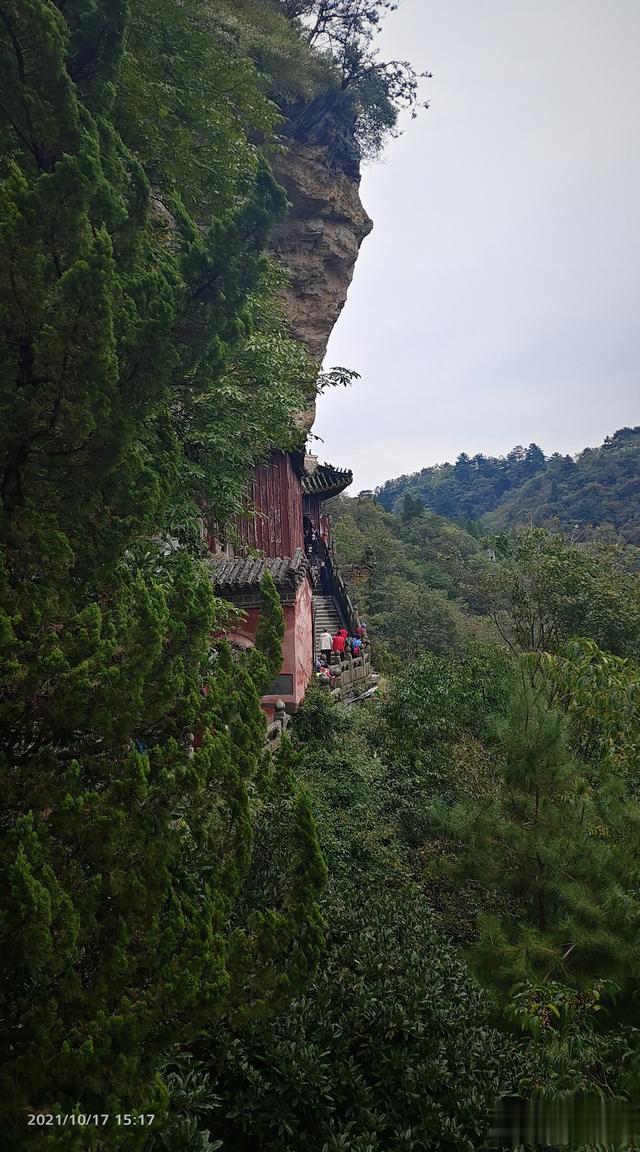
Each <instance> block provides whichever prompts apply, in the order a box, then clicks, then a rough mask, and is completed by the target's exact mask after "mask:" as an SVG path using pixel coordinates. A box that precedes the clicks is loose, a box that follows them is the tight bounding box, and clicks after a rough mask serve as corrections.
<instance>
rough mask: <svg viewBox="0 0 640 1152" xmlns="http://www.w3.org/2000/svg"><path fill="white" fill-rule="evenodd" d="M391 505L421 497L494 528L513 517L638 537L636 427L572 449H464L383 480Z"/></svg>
mask: <svg viewBox="0 0 640 1152" xmlns="http://www.w3.org/2000/svg"><path fill="white" fill-rule="evenodd" d="M376 497H377V499H378V500H379V502H380V503H381V504H382V506H383V507H384V508H385V509H387V510H388V511H394V512H397V513H402V512H403V509H405V498H406V497H409V500H408V503H407V506H406V507H408V508H409V509H411V507H412V505H413V504H414V502H415V501H416V498H417V499H418V500H420V502H421V503H422V504H424V505H425V506H426V507H427V508H429V509H430V510H431V511H433V512H436V513H438V514H439V515H441V516H447V517H450V518H451V519H455V520H459V521H462V522H465V523H468V522H473V521H478V520H481V521H482V527H483V528H484V529H487V530H491V531H497V530H501V529H503V528H510V527H514V526H516V525H518V524H523V523H531V522H532V521H533V523H536V524H546V523H550V522H555V523H556V524H558V525H559V526H565V527H566V526H571V527H572V528H573V527H574V526H575V525H578V526H580V527H581V528H586V527H588V526H591V527H593V526H599V527H600V528H601V529H602V530H605V531H606V530H608V532H609V533H610V534H611V535H621V536H622V537H623V538H624V539H625V540H626V541H627V542H629V543H633V544H639V543H640V427H635V428H622V429H620V430H619V431H617V432H615V433H614V435H613V436H608V437H607V438H606V439H605V441H604V443H603V444H602V445H601V446H600V447H598V448H585V449H584V451H583V452H580V453H579V454H578V455H577V456H575V457H572V456H562V455H560V453H555V454H554V455H553V456H550V457H545V455H544V453H543V452H542V450H541V449H540V448H539V447H538V445H537V444H530V445H529V447H528V448H527V449H524V448H522V447H517V448H514V449H513V450H512V451H511V452H510V453H509V454H508V455H507V456H504V457H488V456H483V455H481V454H479V455H477V456H474V457H471V458H470V457H469V456H467V455H466V454H465V453H461V454H460V456H459V457H458V459H457V460H456V463H455V464H448V463H447V464H440V465H435V466H433V467H430V468H423V469H422V471H421V472H415V473H413V474H412V475H410V476H401V477H399V478H398V479H396V480H388V481H387V482H386V484H383V485H382V486H381V487H380V488H378V489H377V490H376Z"/></svg>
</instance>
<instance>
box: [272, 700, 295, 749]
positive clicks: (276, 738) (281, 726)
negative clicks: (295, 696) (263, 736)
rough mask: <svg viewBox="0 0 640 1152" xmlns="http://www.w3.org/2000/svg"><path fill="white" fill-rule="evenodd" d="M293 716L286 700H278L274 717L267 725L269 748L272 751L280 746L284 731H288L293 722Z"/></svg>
mask: <svg viewBox="0 0 640 1152" xmlns="http://www.w3.org/2000/svg"><path fill="white" fill-rule="evenodd" d="M291 720H292V717H291V716H290V715H289V713H288V712H287V710H286V708H285V705H284V700H278V702H277V704H276V705H275V708H274V717H273V720H272V721H271V723H270V724H268V725H267V740H266V744H267V748H269V749H271V751H274V752H275V750H276V748H278V747H279V745H280V741H281V739H282V733H283V732H286V730H287V728H288V727H289V725H290V723H291Z"/></svg>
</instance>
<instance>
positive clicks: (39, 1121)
mask: <svg viewBox="0 0 640 1152" xmlns="http://www.w3.org/2000/svg"><path fill="white" fill-rule="evenodd" d="M155 1118H156V1114H155V1112H29V1113H27V1125H28V1127H29V1128H34V1127H35V1128H107V1127H108V1126H109V1125H111V1126H113V1127H116V1128H151V1126H152V1124H153V1122H154V1120H155Z"/></svg>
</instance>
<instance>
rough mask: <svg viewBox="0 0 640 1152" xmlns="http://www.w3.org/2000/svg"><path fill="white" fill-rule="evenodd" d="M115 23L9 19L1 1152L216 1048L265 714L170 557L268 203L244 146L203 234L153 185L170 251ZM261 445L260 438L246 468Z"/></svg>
mask: <svg viewBox="0 0 640 1152" xmlns="http://www.w3.org/2000/svg"><path fill="white" fill-rule="evenodd" d="M125 32H126V5H124V4H121V3H115V4H113V3H110V2H107V0H71V2H70V3H67V4H65V5H64V12H63V10H62V6H60V7H59V8H58V7H56V6H55V5H54V4H52V3H51V2H50V0H20V2H18V0H6V3H3V4H2V23H1V26H0V63H1V65H2V69H3V75H4V76H5V77H7V78H8V83H7V85H6V87H7V103H6V106H5V107H4V108H3V112H2V114H1V117H0V141H1V144H2V153H3V165H2V170H1V173H0V175H1V177H2V179H1V183H0V296H1V299H2V333H1V335H2V350H1V353H0V355H1V357H2V364H1V367H2V372H1V376H0V378H1V383H0V472H1V476H0V542H1V545H2V550H1V555H0V588H1V605H2V607H1V609H0V728H1V730H2V748H1V751H0V773H1V776H2V800H1V807H0V831H1V836H0V877H1V879H0V883H1V885H2V891H3V907H2V911H1V913H0V937H1V952H2V959H1V961H0V971H1V976H2V992H1V993H0V1000H1V1009H0V1015H1V1016H2V1019H3V1034H2V1040H1V1044H2V1049H1V1056H2V1067H3V1071H2V1072H1V1073H0V1095H1V1096H2V1100H3V1108H4V1109H5V1110H6V1113H7V1117H8V1118H7V1128H6V1130H7V1131H8V1134H9V1135H8V1139H9V1141H10V1142H12V1146H16V1147H18V1146H22V1144H19V1142H22V1143H23V1144H24V1146H25V1147H27V1146H29V1136H30V1133H29V1132H28V1131H26V1130H25V1127H24V1122H23V1118H24V1114H25V1112H27V1111H29V1110H33V1109H34V1108H44V1109H47V1110H49V1109H50V1110H52V1111H56V1110H60V1111H63V1112H69V1111H71V1110H72V1109H73V1108H74V1107H75V1106H76V1105H77V1106H79V1107H80V1108H81V1110H82V1111H84V1112H100V1113H104V1112H110V1113H115V1112H123V1111H132V1110H133V1109H134V1108H140V1109H143V1108H144V1109H151V1110H153V1109H154V1107H161V1106H162V1099H163V1089H162V1085H161V1084H160V1083H159V1081H158V1079H157V1070H158V1068H159V1066H160V1064H161V1062H162V1058H163V1053H164V1052H166V1050H167V1048H168V1047H169V1046H170V1045H172V1044H174V1043H176V1042H178V1041H182V1040H185V1039H187V1038H193V1037H196V1036H197V1035H199V1034H200V1033H201V1031H202V1030H203V1029H206V1028H207V1027H211V1025H212V1022H213V1021H215V1020H216V1019H217V1018H218V1016H219V1015H220V1013H221V1012H222V1011H223V1010H224V1006H225V1004H226V1003H227V1002H228V1001H229V1000H230V999H233V996H234V994H235V993H234V987H235V985H234V975H233V967H234V963H235V961H234V960H233V957H235V956H236V955H237V954H238V953H239V952H240V951H242V948H244V949H245V952H246V951H247V947H248V946H247V945H246V943H245V935H246V925H245V924H244V923H243V922H242V920H241V918H239V917H238V916H236V919H235V921H234V923H233V925H231V923H230V922H231V918H232V914H233V910H234V908H235V907H236V905H237V903H238V900H239V898H240V894H241V892H242V885H243V881H244V878H245V876H246V874H247V871H248V869H249V867H250V863H251V859H252V831H251V828H252V821H253V819H254V807H255V804H256V799H255V796H254V794H258V793H259V788H260V783H261V781H262V780H263V777H264V764H263V757H264V753H263V739H264V718H263V717H262V714H261V712H260V708H259V700H258V694H257V691H256V683H255V681H254V679H253V678H252V675H251V670H250V668H249V667H248V666H246V665H245V664H240V665H238V666H234V665H232V664H231V662H230V660H229V659H228V657H227V656H225V655H224V654H223V655H222V656H221V658H220V660H219V661H218V662H217V664H212V663H211V653H210V640H209V637H210V635H211V633H212V631H214V630H215V628H216V626H217V625H218V624H219V622H220V621H221V620H222V619H223V617H222V608H221V605H220V604H219V603H218V602H217V601H216V600H215V598H214V596H213V592H212V589H211V586H210V579H209V575H208V572H207V570H206V568H205V567H204V566H203V565H202V563H201V562H200V561H199V560H198V559H197V558H194V557H193V556H192V555H190V554H188V553H187V552H186V551H185V550H184V549H176V548H174V547H173V545H172V544H170V543H169V540H170V537H172V535H174V529H175V515H174V513H175V508H176V506H177V505H178V504H179V503H180V501H181V500H183V493H184V491H185V488H186V491H187V496H188V498H189V497H191V498H192V504H191V509H192V512H197V508H196V505H195V503H194V501H193V498H194V497H195V496H196V495H197V494H198V493H199V485H200V481H201V473H200V472H199V470H198V468H194V466H193V459H194V451H195V450H194V449H193V445H194V443H195V444H197V443H198V441H199V442H200V443H202V444H204V445H205V447H206V445H207V444H208V443H209V442H210V425H208V424H207V421H211V420H212V418H213V415H212V413H213V409H214V407H215V406H214V405H213V404H212V396H213V395H214V393H215V389H216V388H219V387H220V382H221V379H222V376H223V373H224V371H225V369H226V366H227V364H228V361H229V357H230V355H232V353H233V349H234V348H235V347H236V346H237V345H238V342H239V341H241V340H242V339H243V338H244V336H245V335H246V331H247V324H246V320H245V318H244V312H243V309H244V308H245V306H246V304H247V301H248V300H249V297H250V295H251V293H252V292H253V291H255V289H256V286H257V285H258V284H259V282H260V278H261V277H262V276H263V274H264V268H265V265H264V258H263V255H262V249H263V247H264V244H265V241H266V238H267V236H268V231H269V227H270V225H271V223H272V222H273V220H274V219H275V218H276V217H277V215H278V214H279V213H280V212H281V211H282V208H283V203H284V198H283V194H282V192H281V190H280V189H278V188H277V186H276V185H275V184H274V182H273V180H272V178H271V176H270V174H269V172H268V170H267V168H266V166H264V164H260V163H258V161H257V160H256V158H255V156H254V155H253V154H252V158H251V164H250V165H249V164H248V165H247V166H245V168H244V170H243V173H242V181H243V182H244V186H245V189H246V191H245V194H244V195H243V196H241V197H233V196H230V198H229V199H228V201H227V203H226V205H224V206H222V208H221V209H220V213H219V215H217V216H215V217H211V219H210V220H209V222H208V223H207V224H206V226H203V227H201V228H198V227H196V225H195V223H194V222H193V220H192V219H191V218H190V217H188V216H187V214H186V213H185V212H184V211H183V210H182V211H181V210H180V205H179V195H178V193H177V191H176V189H175V187H174V189H173V191H171V190H170V192H171V194H172V195H173V196H174V206H175V215H174V216H173V217H172V223H171V225H170V227H169V229H168V230H167V226H166V224H162V223H161V222H160V221H161V219H162V217H161V216H160V217H159V215H158V212H157V206H156V194H155V189H153V190H152V188H151V187H150V184H149V180H148V177H147V173H146V172H145V170H144V169H143V166H142V164H141V163H140V160H139V159H138V158H137V157H136V156H135V155H134V154H133V153H132V152H131V151H130V150H129V148H128V146H127V142H126V140H125V139H123V136H122V135H121V134H120V133H119V132H118V131H116V127H115V123H114V120H113V117H112V115H111V110H112V105H113V100H114V92H115V87H116V85H117V83H118V80H119V77H120V73H119V68H120V65H121V62H122V59H123V50H124V38H125ZM245 71H246V70H245ZM245 83H247V84H249V85H250V84H251V83H253V81H252V80H251V76H250V75H247V76H245ZM261 99H262V98H261V97H260V95H259V91H258V88H257V85H254V88H253V90H252V92H251V100H252V101H253V102H254V103H257V104H259V103H260V101H261ZM245 130H246V132H248V131H249V123H248V121H247V122H246V123H245ZM223 208H224V210H223ZM203 398H204V400H206V403H202V404H201V405H200V410H204V412H205V416H204V417H203V418H202V419H200V418H199V417H198V400H199V399H201V400H202V399H203ZM238 402H239V401H238ZM283 404H284V400H283ZM224 412H225V409H224V405H223V406H222V413H223V415H224ZM203 421H204V423H203ZM265 436H266V433H265V430H264V429H263V428H262V427H261V426H259V424H258V423H256V424H255V426H252V429H251V430H250V432H249V434H248V439H249V442H250V444H249V448H250V450H253V448H255V446H257V447H258V449H261V448H262V446H263V444H264V442H265ZM195 455H197V451H195ZM203 458H204V460H205V462H209V463H211V457H208V456H207V453H206V451H205V452H204V457H203ZM226 468H227V462H226V461H225V458H224V457H222V459H215V458H214V461H213V463H211V469H210V470H211V472H212V478H211V487H210V492H208V491H207V492H205V493H204V495H205V496H209V495H210V494H211V495H212V496H213V497H216V498H217V496H216V494H220V493H223V494H224V499H227V500H228V502H229V504H231V505H232V504H233V500H234V492H235V491H238V490H239V488H240V484H241V480H242V477H241V476H240V474H239V472H238V471H237V470H236V471H234V468H235V464H234V465H233V467H232V466H229V469H228V471H225V469H226ZM224 499H223V498H222V497H220V499H219V503H218V505H215V506H213V508H212V511H213V513H214V514H217V513H218V511H219V510H220V511H221V512H224V510H225V504H224ZM175 534H176V535H177V536H178V537H179V538H180V536H181V531H180V530H178V532H177V533H175ZM269 656H270V659H272V660H273V661H274V662H275V660H276V651H275V648H273V647H272V648H270V650H269ZM203 687H206V688H207V689H208V690H207V691H204V692H203ZM198 730H204V731H205V732H206V736H205V738H204V741H203V744H202V747H201V748H199V749H197V750H196V751H195V752H194V751H193V750H192V748H191V733H193V732H195V731H198ZM303 826H304V827H303ZM299 828H300V832H299V835H298V841H300V842H301V843H307V842H308V843H309V844H310V843H311V841H312V839H313V830H312V828H310V827H309V826H306V825H304V821H303V820H302V816H301V817H300V822H299ZM305 836H306V838H307V839H306V841H305ZM301 861H303V863H301V865H300V866H301V867H303V868H305V867H306V866H307V863H308V865H309V867H308V888H307V895H306V897H305V899H306V903H305V904H304V911H301V910H300V909H301V907H302V905H301V904H300V907H298V909H297V910H296V911H294V912H293V913H292V922H293V923H294V924H295V925H296V926H297V928H299V929H300V931H302V928H301V919H300V917H301V916H303V915H305V914H307V913H308V914H309V916H310V921H311V929H310V930H311V931H312V932H313V931H315V928H314V924H315V920H314V915H315V914H314V913H313V911H312V908H313V893H314V892H317V891H318V889H319V886H320V876H319V872H318V868H317V866H316V865H315V864H314V861H313V860H312V859H311V857H309V856H307V857H305V856H304V854H302V856H301ZM299 903H300V902H299ZM303 903H304V902H303ZM287 916H288V910H287V909H285V910H284V912H283V919H284V920H286V919H287ZM250 935H251V934H250V932H249V937H250ZM286 936H287V934H286V932H283V933H282V939H284V938H285V937H286ZM279 941H280V938H279V939H278V941H276V943H274V946H273V948H272V950H271V952H270V954H269V956H268V957H267V958H266V959H264V960H263V959H262V958H261V959H260V965H259V970H260V972H261V973H262V972H265V973H267V972H268V969H269V965H270V964H272V965H274V966H277V965H278V963H279V954H278V948H277V946H276V944H277V943H279ZM288 943H289V938H288V937H287V946H288ZM248 954H250V949H249V951H248ZM245 968H246V972H245V974H244V976H243V978H244V979H245V980H246V979H248V977H247V972H248V971H249V970H250V962H249V960H247V963H246V965H245ZM258 978H259V977H258V976H256V979H258ZM265 980H266V981H267V983H268V977H267V975H265ZM263 999H264V1000H265V1001H267V1000H268V990H267V992H265V995H264V997H263ZM41 1137H42V1133H41V1132H39V1131H38V1132H37V1134H34V1139H36V1138H38V1139H40V1142H42V1140H41ZM103 1138H104V1140H107V1136H104V1134H103V1136H100V1134H99V1133H96V1132H95V1131H94V1132H93V1133H89V1134H88V1135H87V1132H86V1131H84V1132H75V1133H74V1132H73V1131H69V1132H68V1133H67V1134H66V1135H65V1139H66V1140H67V1142H68V1146H69V1147H75V1146H78V1147H86V1146H87V1143H88V1141H89V1140H93V1141H94V1142H98V1141H100V1140H101V1139H103ZM121 1138H122V1139H125V1138H126V1140H127V1142H128V1146H129V1147H132V1148H134V1147H136V1142H137V1141H138V1135H136V1134H134V1135H133V1136H131V1135H130V1134H128V1133H126V1132H125V1133H124V1134H122V1133H120V1134H119V1133H118V1132H115V1131H109V1133H108V1141H109V1143H108V1145H107V1146H109V1147H115V1146H117V1145H118V1142H119V1140H120V1139H121ZM143 1138H144V1135H142V1136H140V1139H141V1140H142V1139H143Z"/></svg>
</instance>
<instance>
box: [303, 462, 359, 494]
mask: <svg viewBox="0 0 640 1152" xmlns="http://www.w3.org/2000/svg"><path fill="white" fill-rule="evenodd" d="M352 482H353V472H350V471H349V469H348V468H334V467H333V465H331V464H318V467H317V468H316V469H315V470H314V471H313V472H305V473H304V475H303V477H302V491H303V492H304V494H305V496H326V497H327V498H328V497H329V496H337V495H338V493H339V492H344V490H345V488H348V487H349V485H350V484H351V483H352Z"/></svg>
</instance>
